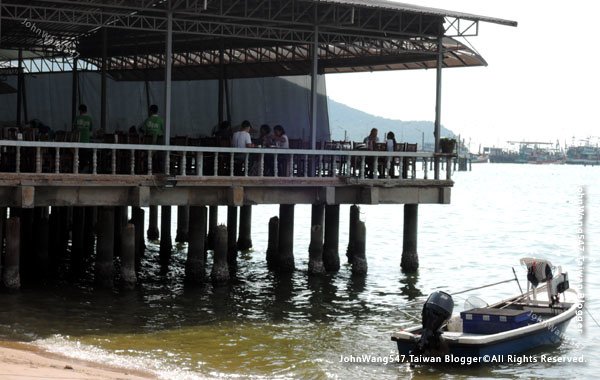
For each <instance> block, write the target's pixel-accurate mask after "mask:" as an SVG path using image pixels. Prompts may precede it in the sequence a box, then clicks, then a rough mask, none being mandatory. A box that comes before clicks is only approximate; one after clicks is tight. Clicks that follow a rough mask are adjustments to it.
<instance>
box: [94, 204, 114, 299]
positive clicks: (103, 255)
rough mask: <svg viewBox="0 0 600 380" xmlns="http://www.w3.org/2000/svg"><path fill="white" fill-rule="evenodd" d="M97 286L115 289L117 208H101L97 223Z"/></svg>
mask: <svg viewBox="0 0 600 380" xmlns="http://www.w3.org/2000/svg"><path fill="white" fill-rule="evenodd" d="M96 228H97V231H96V232H97V234H98V243H97V244H96V284H98V285H99V286H100V287H102V288H112V287H113V275H114V266H113V254H114V253H113V250H114V247H115V241H114V239H115V236H114V233H115V208H114V207H99V208H98V223H96Z"/></svg>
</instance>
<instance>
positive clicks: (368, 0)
mask: <svg viewBox="0 0 600 380" xmlns="http://www.w3.org/2000/svg"><path fill="white" fill-rule="evenodd" d="M320 1H321V2H326V3H327V2H329V3H340V4H354V5H357V6H365V7H377V8H383V9H395V10H400V11H409V12H414V13H421V14H425V15H431V16H441V17H454V18H459V19H464V20H472V21H483V22H489V23H493V24H500V25H506V26H517V22H516V21H511V20H505V19H501V18H496V17H487V16H480V15H475V14H472V13H464V12H455V11H449V10H445V9H440V8H431V7H424V6H421V5H414V4H407V3H399V2H396V1H390V0H320Z"/></svg>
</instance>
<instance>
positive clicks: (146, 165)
mask: <svg viewBox="0 0 600 380" xmlns="http://www.w3.org/2000/svg"><path fill="white" fill-rule="evenodd" d="M453 157H454V156H452V155H443V154H433V153H430V152H386V151H367V150H352V151H350V150H306V149H263V148H246V149H239V148H220V147H196V146H163V145H139V144H96V143H90V144H86V143H70V142H44V141H18V140H0V172H5V173H7V172H9V173H37V174H50V173H53V174H61V173H67V174H92V175H146V176H148V175H166V176H199V177H203V176H226V177H232V176H256V177H293V178H305V177H354V178H359V179H371V178H372V179H391V180H393V179H397V180H410V179H435V180H438V179H442V178H440V175H443V174H441V173H440V172H441V170H440V167H441V165H440V163H442V162H444V163H445V164H446V165H445V179H447V180H450V179H451V175H452V170H451V167H452V165H451V160H452V158H453ZM419 164H420V165H419ZM429 164H433V165H432V167H433V169H432V170H429ZM418 166H420V168H419V167H418ZM430 171H433V173H430ZM431 174H433V175H431ZM431 177H432V178H431Z"/></svg>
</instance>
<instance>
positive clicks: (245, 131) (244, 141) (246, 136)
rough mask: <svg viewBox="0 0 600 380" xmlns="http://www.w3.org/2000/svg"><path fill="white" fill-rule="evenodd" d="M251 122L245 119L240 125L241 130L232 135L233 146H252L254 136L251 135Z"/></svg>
mask: <svg viewBox="0 0 600 380" xmlns="http://www.w3.org/2000/svg"><path fill="white" fill-rule="evenodd" d="M250 127H251V125H250V122H249V121H248V120H244V121H243V122H242V125H241V127H240V130H239V131H237V132H235V133H234V134H233V137H231V146H232V147H233V148H252V147H254V145H253V144H252V138H251V137H250Z"/></svg>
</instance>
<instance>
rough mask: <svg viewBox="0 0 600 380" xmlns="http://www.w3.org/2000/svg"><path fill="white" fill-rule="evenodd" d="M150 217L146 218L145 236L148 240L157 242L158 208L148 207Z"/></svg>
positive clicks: (158, 234) (158, 235)
mask: <svg viewBox="0 0 600 380" xmlns="http://www.w3.org/2000/svg"><path fill="white" fill-rule="evenodd" d="M148 208H149V209H150V216H149V217H148V232H147V233H146V236H147V237H148V240H158V238H159V237H160V233H159V232H158V206H150V207H148Z"/></svg>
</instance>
